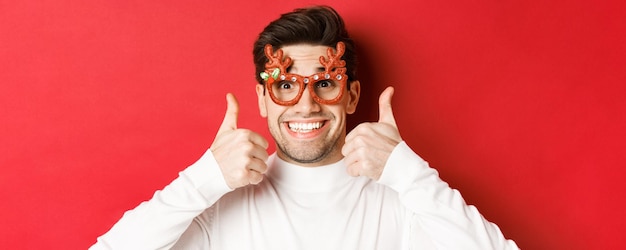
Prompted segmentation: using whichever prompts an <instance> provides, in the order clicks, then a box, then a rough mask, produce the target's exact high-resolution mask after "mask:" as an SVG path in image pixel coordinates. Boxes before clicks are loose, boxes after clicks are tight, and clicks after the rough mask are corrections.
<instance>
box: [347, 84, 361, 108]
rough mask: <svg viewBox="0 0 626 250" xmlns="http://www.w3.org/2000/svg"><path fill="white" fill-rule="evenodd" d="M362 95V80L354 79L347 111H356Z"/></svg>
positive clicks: (349, 92)
mask: <svg viewBox="0 0 626 250" xmlns="http://www.w3.org/2000/svg"><path fill="white" fill-rule="evenodd" d="M360 96H361V82H359V81H352V82H351V83H350V90H348V104H346V113H347V114H350V115H351V114H353V113H354V112H355V111H356V105H357V104H358V103H359V97H360Z"/></svg>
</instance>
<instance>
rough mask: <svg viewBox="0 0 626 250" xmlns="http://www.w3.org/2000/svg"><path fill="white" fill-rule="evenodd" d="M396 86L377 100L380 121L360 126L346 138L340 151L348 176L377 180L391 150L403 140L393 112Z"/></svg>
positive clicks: (388, 88) (387, 90)
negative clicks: (392, 101)
mask: <svg viewBox="0 0 626 250" xmlns="http://www.w3.org/2000/svg"><path fill="white" fill-rule="evenodd" d="M393 91H394V89H393V87H387V89H385V91H383V93H382V94H380V97H379V99H378V109H379V119H378V122H369V123H361V124H359V125H358V126H357V127H356V128H354V129H353V130H352V131H351V132H350V133H348V135H347V136H346V143H345V145H344V146H343V148H342V149H341V153H342V154H343V155H344V156H345V162H346V165H347V168H348V169H347V171H348V174H350V175H352V176H367V177H370V178H371V179H374V180H378V179H379V178H380V175H381V174H382V172H383V168H384V167H385V163H386V162H387V159H388V158H389V155H391V151H393V149H394V148H395V147H396V145H398V144H399V143H400V142H401V141H402V138H401V137H400V132H399V131H398V126H397V125H396V120H395V118H394V116H393V112H392V109H391V97H392V96H393Z"/></svg>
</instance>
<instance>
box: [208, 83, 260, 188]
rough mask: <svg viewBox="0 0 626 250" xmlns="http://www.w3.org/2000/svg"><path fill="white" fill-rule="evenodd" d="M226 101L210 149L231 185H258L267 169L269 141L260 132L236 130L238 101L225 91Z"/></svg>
mask: <svg viewBox="0 0 626 250" xmlns="http://www.w3.org/2000/svg"><path fill="white" fill-rule="evenodd" d="M226 102H227V108H226V115H224V121H223V122H222V125H221V126H220V129H219V130H218V131H217V135H216V136H215V140H214V141H213V145H211V148H210V150H211V152H212V153H213V157H214V158H215V160H216V161H217V164H218V165H219V167H220V169H221V170H222V174H223V175H224V179H225V180H226V184H228V186H229V187H230V188H232V189H235V188H238V187H243V186H247V185H250V184H258V183H259V182H261V181H262V180H263V174H264V173H265V171H266V170H267V165H266V164H265V162H266V161H267V157H268V154H267V147H268V145H269V144H268V142H267V140H265V138H263V136H261V135H260V134H257V133H255V132H253V131H251V130H248V129H237V116H238V114H239V103H238V102H237V99H236V98H235V96H234V95H233V94H231V93H228V94H226Z"/></svg>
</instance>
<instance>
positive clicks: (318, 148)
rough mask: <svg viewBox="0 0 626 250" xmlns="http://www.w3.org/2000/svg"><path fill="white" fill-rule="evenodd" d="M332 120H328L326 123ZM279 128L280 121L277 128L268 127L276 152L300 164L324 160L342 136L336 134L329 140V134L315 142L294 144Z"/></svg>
mask: <svg viewBox="0 0 626 250" xmlns="http://www.w3.org/2000/svg"><path fill="white" fill-rule="evenodd" d="M333 118H334V117H333ZM334 120H335V119H330V120H328V121H327V122H330V121H334ZM281 126H282V121H281V119H279V122H278V124H277V126H275V127H270V134H271V135H272V137H273V138H274V141H275V142H276V146H277V148H278V150H279V151H280V152H281V153H282V155H284V156H285V157H287V158H289V159H290V160H292V161H294V162H297V163H301V164H311V163H316V162H320V161H323V160H324V159H326V158H327V157H328V156H330V155H331V153H333V152H334V151H335V150H336V148H337V146H338V145H339V139H340V138H341V134H342V133H340V132H338V133H336V134H333V135H331V136H332V137H330V138H329V137H328V136H329V134H326V135H324V137H323V138H318V139H317V140H315V141H310V142H294V141H290V140H288V139H287V138H289V135H288V134H286V133H285V134H283V133H282V132H281Z"/></svg>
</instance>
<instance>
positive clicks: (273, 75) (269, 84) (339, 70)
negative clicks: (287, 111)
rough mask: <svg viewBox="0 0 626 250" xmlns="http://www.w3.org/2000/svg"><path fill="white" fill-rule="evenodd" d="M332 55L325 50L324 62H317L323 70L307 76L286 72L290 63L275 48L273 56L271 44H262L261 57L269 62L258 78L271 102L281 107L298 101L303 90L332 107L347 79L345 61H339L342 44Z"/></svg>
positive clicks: (336, 101)
mask: <svg viewBox="0 0 626 250" xmlns="http://www.w3.org/2000/svg"><path fill="white" fill-rule="evenodd" d="M336 51H337V52H336V53H335V52H334V51H333V49H332V48H328V50H327V52H326V54H327V56H328V59H327V58H326V57H324V56H320V63H321V64H322V66H324V71H323V72H319V73H316V74H313V75H310V76H301V75H298V74H291V73H287V68H289V66H290V65H291V63H292V60H291V58H290V57H285V58H284V59H283V51H282V50H281V49H278V50H277V51H276V54H274V49H273V48H272V45H270V44H267V45H265V55H266V56H267V58H268V59H269V62H267V63H266V64H265V71H264V72H261V78H262V79H263V80H264V81H265V87H266V88H267V91H268V92H269V95H270V98H271V99H272V101H274V103H276V104H278V105H283V106H292V105H295V104H296V103H298V101H300V98H301V97H302V94H303V93H304V91H305V89H308V90H309V93H310V94H311V97H313V100H315V101H316V102H318V103H320V104H336V103H338V102H339V101H341V98H342V97H343V94H344V92H345V88H346V85H347V84H346V83H347V81H348V76H347V75H346V62H345V61H344V60H341V56H342V55H343V53H344V52H345V45H344V43H343V42H339V43H337V48H336Z"/></svg>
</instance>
